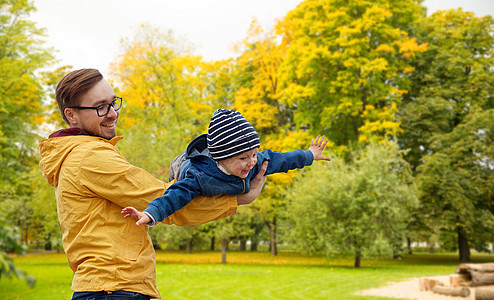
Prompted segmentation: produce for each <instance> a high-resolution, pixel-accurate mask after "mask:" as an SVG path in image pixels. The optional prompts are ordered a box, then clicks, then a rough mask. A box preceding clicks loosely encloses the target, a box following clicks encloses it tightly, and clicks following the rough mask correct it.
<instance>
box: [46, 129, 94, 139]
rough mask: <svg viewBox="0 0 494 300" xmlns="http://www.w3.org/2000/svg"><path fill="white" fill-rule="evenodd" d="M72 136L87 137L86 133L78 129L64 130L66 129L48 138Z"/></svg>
mask: <svg viewBox="0 0 494 300" xmlns="http://www.w3.org/2000/svg"><path fill="white" fill-rule="evenodd" d="M72 135H89V134H87V132H85V131H84V130H82V129H80V128H75V127H74V128H66V129H61V130H59V131H56V132H54V133H52V134H50V136H49V138H50V139H51V138H56V137H62V136H72Z"/></svg>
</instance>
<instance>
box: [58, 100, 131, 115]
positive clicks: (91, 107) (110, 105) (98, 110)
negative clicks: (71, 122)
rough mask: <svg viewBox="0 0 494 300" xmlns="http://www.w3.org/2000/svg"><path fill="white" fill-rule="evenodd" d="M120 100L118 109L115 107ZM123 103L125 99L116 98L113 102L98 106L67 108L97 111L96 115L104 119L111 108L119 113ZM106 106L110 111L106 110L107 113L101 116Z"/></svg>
mask: <svg viewBox="0 0 494 300" xmlns="http://www.w3.org/2000/svg"><path fill="white" fill-rule="evenodd" d="M118 100H120V105H117V108H115V106H114V105H115V103H117V101H118ZM122 103H123V98H122V97H115V99H113V101H112V102H110V103H104V104H100V105H98V106H70V107H67V108H76V109H96V113H97V114H98V117H104V116H106V115H107V114H108V113H109V112H110V108H111V107H113V109H114V110H115V111H119V110H120V108H122ZM105 105H108V109H107V110H106V113H104V114H100V109H102V108H103V107H105Z"/></svg>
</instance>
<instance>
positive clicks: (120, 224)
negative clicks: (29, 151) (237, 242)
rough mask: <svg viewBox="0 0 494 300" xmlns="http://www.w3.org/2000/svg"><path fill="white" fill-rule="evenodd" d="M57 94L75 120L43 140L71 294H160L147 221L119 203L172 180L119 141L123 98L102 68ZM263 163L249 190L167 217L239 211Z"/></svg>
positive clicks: (198, 202) (78, 75)
mask: <svg viewBox="0 0 494 300" xmlns="http://www.w3.org/2000/svg"><path fill="white" fill-rule="evenodd" d="M56 100H57V103H58V106H59V109H60V112H61V114H62V117H63V119H64V120H65V122H66V123H67V124H68V125H69V127H70V128H67V129H62V130H60V131H57V132H55V133H53V134H52V135H50V138H49V139H47V140H43V141H41V142H40V152H41V156H42V159H41V162H40V168H41V170H42V172H43V175H44V177H45V178H46V180H47V181H48V182H49V183H50V184H51V185H52V186H53V187H55V195H56V199H57V211H58V217H59V221H60V225H61V228H62V232H63V246H64V250H65V253H66V255H67V259H68V262H69V265H70V267H71V269H72V270H73V271H74V278H73V281H72V290H73V291H74V295H73V297H72V299H124V298H125V299H150V298H160V294H159V291H158V289H157V286H156V262H155V254H154V249H153V246H152V243H151V239H150V237H149V235H148V232H147V226H139V227H137V226H135V224H134V222H133V221H132V220H129V219H124V218H123V217H122V215H121V213H120V211H121V210H122V208H123V207H126V206H134V207H136V208H137V209H141V210H142V209H144V208H146V207H147V205H148V203H149V202H151V201H152V200H153V199H155V198H157V197H159V196H162V195H163V193H164V191H165V190H166V188H167V187H168V186H169V184H165V183H164V182H162V181H160V180H158V179H156V178H154V177H153V176H152V175H150V174H149V173H148V172H146V171H145V170H143V169H140V168H138V167H135V166H133V165H131V164H130V163H129V162H127V160H125V158H124V157H123V156H122V155H121V154H120V152H118V150H117V149H116V148H115V144H116V143H117V142H118V141H119V140H121V139H122V137H118V136H116V126H117V121H118V117H119V116H120V108H121V107H122V98H120V97H117V96H116V95H115V92H114V91H113V88H112V87H111V85H110V84H109V83H108V81H107V80H106V79H105V78H103V76H102V75H101V73H100V72H99V71H98V70H95V69H82V70H77V71H73V72H71V73H69V74H67V75H66V76H65V77H64V78H62V80H61V81H60V82H59V83H58V85H57V89H56ZM265 170H266V168H265V167H264V170H263V172H262V174H260V175H261V176H258V177H257V178H256V183H255V184H256V186H255V188H254V190H253V191H251V193H250V194H245V195H241V196H238V197H236V196H220V197H210V198H205V197H197V198H195V199H194V200H193V201H192V202H191V203H190V204H189V205H187V206H185V207H184V208H183V209H181V210H179V211H177V212H176V213H175V214H173V215H171V216H170V217H169V218H167V219H165V220H164V223H166V224H176V225H193V224H201V223H205V222H209V221H212V220H216V219H219V218H223V217H226V216H229V215H233V214H235V213H236V208H237V205H240V204H247V203H250V202H252V201H253V200H254V199H255V198H256V197H257V196H258V195H259V192H260V190H261V188H262V184H263V180H264V178H263V176H262V175H264V171H265ZM129 297H130V298H129Z"/></svg>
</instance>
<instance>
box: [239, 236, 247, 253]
mask: <svg viewBox="0 0 494 300" xmlns="http://www.w3.org/2000/svg"><path fill="white" fill-rule="evenodd" d="M245 250H247V239H246V238H244V237H242V238H240V251H245Z"/></svg>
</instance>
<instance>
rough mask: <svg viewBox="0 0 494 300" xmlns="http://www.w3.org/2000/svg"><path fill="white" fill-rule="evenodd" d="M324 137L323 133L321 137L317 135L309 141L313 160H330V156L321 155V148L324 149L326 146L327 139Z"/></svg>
mask: <svg viewBox="0 0 494 300" xmlns="http://www.w3.org/2000/svg"><path fill="white" fill-rule="evenodd" d="M324 139H325V137H324V135H323V136H322V137H321V136H320V135H318V136H317V138H315V139H312V142H311V143H310V147H309V150H310V151H311V152H312V154H313V155H314V160H327V161H330V160H331V158H329V157H324V156H322V150H324V147H326V144H327V143H328V141H329V140H324Z"/></svg>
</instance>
